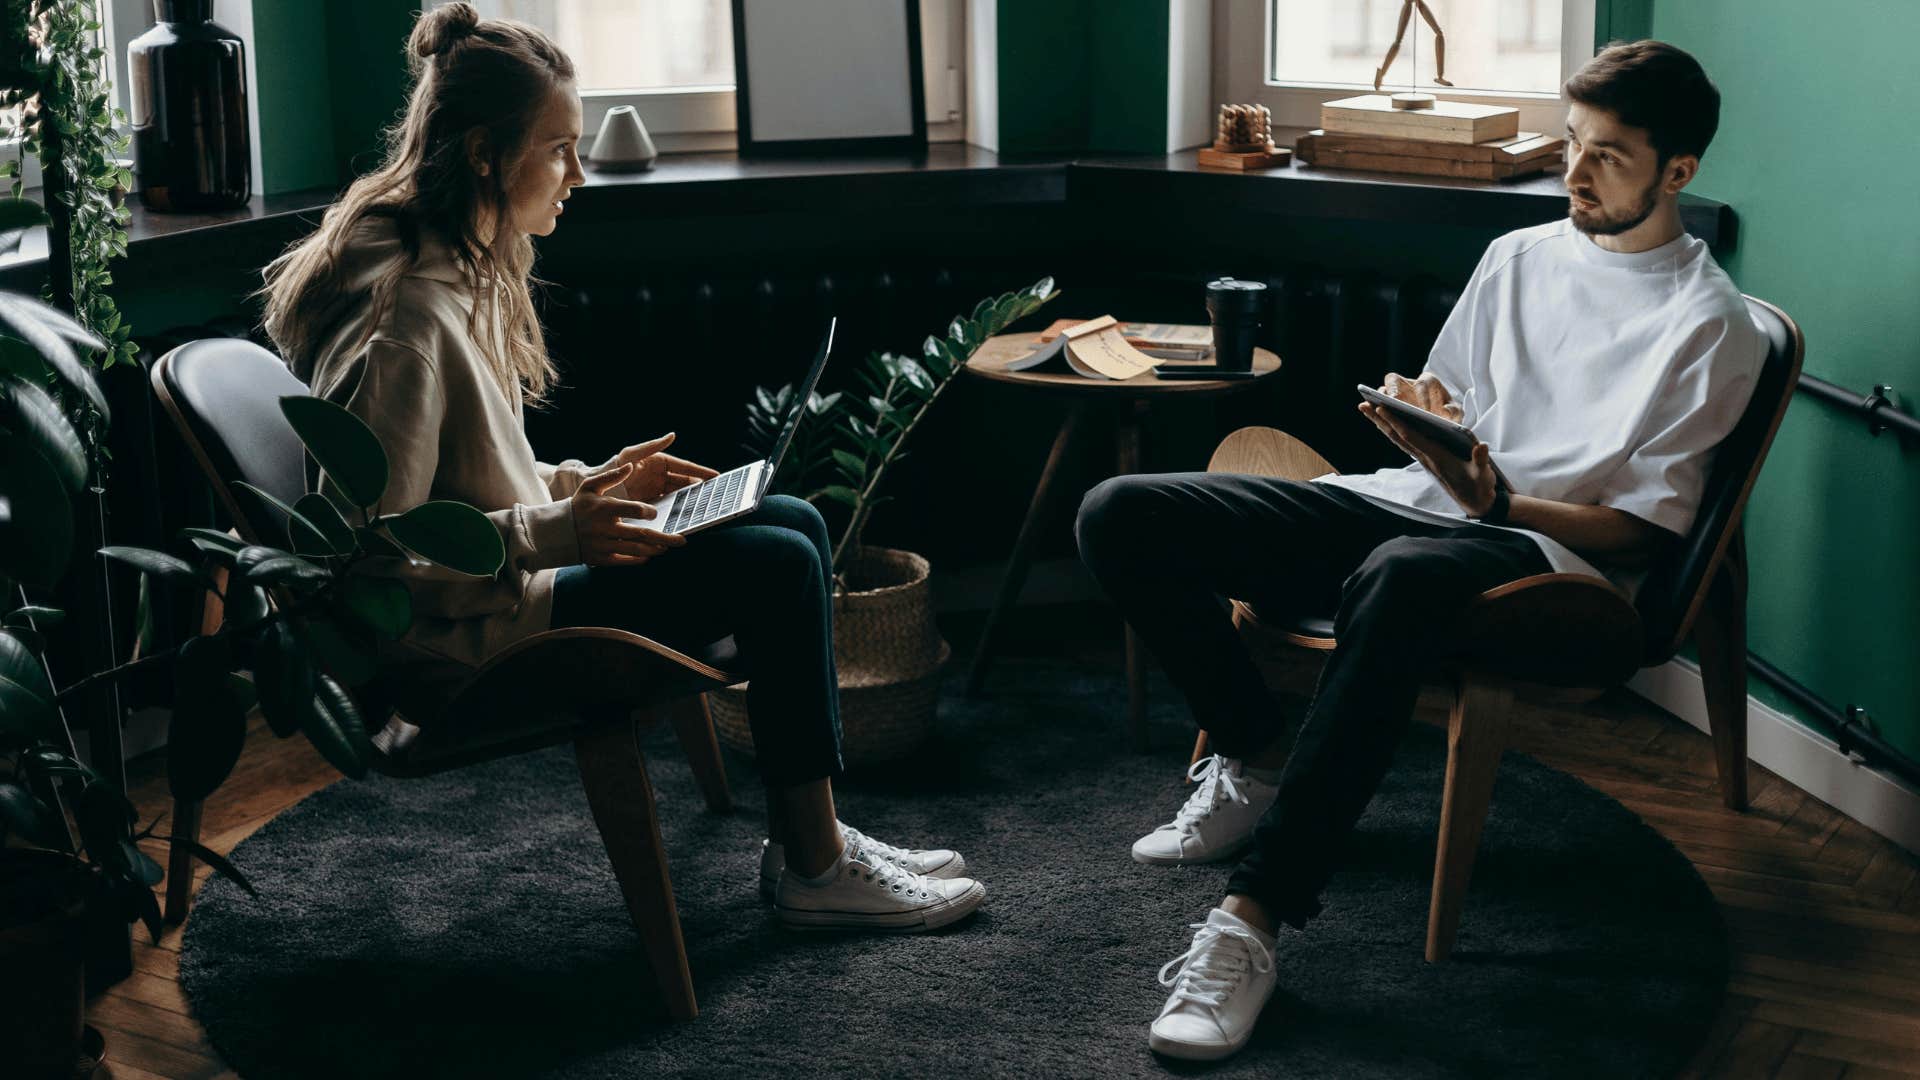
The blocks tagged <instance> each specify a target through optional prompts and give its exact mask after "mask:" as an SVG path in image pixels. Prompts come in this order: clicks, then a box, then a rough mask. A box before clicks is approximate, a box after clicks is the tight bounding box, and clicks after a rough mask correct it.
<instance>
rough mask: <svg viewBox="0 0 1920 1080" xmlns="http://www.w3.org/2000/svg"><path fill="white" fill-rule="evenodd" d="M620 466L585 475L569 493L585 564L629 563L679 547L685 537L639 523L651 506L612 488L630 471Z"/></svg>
mask: <svg viewBox="0 0 1920 1080" xmlns="http://www.w3.org/2000/svg"><path fill="white" fill-rule="evenodd" d="M634 471H635V470H634V467H633V466H632V465H620V466H618V467H616V468H612V469H608V470H606V471H605V472H601V473H596V474H595V475H593V476H590V477H588V478H587V479H586V480H585V481H584V482H582V483H581V485H580V490H579V491H576V492H574V495H573V532H574V535H575V537H577V538H578V539H579V541H580V561H581V562H583V563H586V564H587V565H588V566H631V565H635V564H638V563H643V562H646V561H647V560H648V559H651V558H653V557H654V556H655V555H659V554H662V553H664V552H667V551H670V550H672V549H673V548H677V547H682V546H684V545H685V544H686V542H687V538H686V537H684V536H676V535H674V534H672V533H663V532H657V531H655V530H653V529H649V528H647V527H646V526H644V525H641V524H639V522H636V521H632V520H629V519H631V518H639V519H640V520H641V521H645V520H648V519H650V518H652V517H653V516H654V514H655V513H656V511H655V510H654V508H653V507H651V506H648V505H647V504H646V503H643V502H636V501H634V500H632V499H623V498H621V497H619V496H618V495H617V494H614V492H615V490H616V489H618V488H619V487H620V485H621V484H622V483H624V482H626V481H628V480H629V479H631V476H632V474H633V472H634Z"/></svg>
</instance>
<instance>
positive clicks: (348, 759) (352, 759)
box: [302, 675, 374, 780]
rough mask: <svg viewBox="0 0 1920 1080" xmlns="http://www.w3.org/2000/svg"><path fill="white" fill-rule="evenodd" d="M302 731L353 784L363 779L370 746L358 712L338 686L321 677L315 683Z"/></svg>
mask: <svg viewBox="0 0 1920 1080" xmlns="http://www.w3.org/2000/svg"><path fill="white" fill-rule="evenodd" d="M302 730H304V731H305V732H306V733H307V741H309V742H311V743H313V748H314V749H315V750H318V751H320V756H321V757H323V758H326V759H327V761H328V762H329V763H331V764H332V765H333V767H334V768H336V769H339V770H340V771H341V772H343V773H345V774H346V775H348V776H350V777H352V778H353V779H355V780H359V779H362V778H364V777H365V776H366V775H367V762H368V760H369V759H371V758H372V757H373V754H374V750H373V743H372V741H371V740H370V739H368V738H367V730H366V728H365V727H364V726H362V722H361V719H360V709H359V708H358V707H357V706H355V705H354V703H353V698H352V697H351V696H349V695H348V694H347V692H346V690H345V689H344V688H342V687H341V685H340V684H339V683H337V682H335V681H333V679H331V678H329V677H327V676H325V675H322V676H320V678H319V679H317V680H315V684H314V695H313V700H312V705H311V707H310V708H309V709H308V710H307V713H306V723H305V724H304V725H303V727H302Z"/></svg>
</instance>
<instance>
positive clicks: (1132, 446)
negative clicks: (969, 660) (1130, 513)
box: [1114, 401, 1152, 754]
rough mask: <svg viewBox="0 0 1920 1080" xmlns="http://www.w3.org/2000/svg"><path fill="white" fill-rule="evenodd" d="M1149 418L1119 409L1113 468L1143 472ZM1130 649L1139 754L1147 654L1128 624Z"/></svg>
mask: <svg viewBox="0 0 1920 1080" xmlns="http://www.w3.org/2000/svg"><path fill="white" fill-rule="evenodd" d="M1145 418H1146V403H1145V402H1142V401H1135V402H1132V403H1131V404H1130V405H1129V406H1127V407H1126V408H1123V409H1121V410H1120V413H1119V418H1118V420H1117V422H1116V424H1115V430H1114V471H1115V474H1116V475H1118V476H1131V475H1133V474H1134V473H1137V472H1139V471H1140V463H1141V460H1142V457H1143V454H1142V451H1141V442H1142V437H1141V427H1142V422H1143V421H1144V420H1145ZM1124 633H1125V635H1126V651H1127V741H1128V742H1129V743H1130V744H1132V746H1133V751H1134V753H1136V754H1144V753H1146V752H1147V751H1148V750H1149V749H1151V748H1152V747H1151V742H1150V740H1149V739H1148V738H1147V653H1146V647H1145V646H1144V645H1142V644H1140V635H1139V634H1136V633H1134V632H1133V627H1132V626H1131V625H1128V626H1127V627H1126V628H1125V631H1124Z"/></svg>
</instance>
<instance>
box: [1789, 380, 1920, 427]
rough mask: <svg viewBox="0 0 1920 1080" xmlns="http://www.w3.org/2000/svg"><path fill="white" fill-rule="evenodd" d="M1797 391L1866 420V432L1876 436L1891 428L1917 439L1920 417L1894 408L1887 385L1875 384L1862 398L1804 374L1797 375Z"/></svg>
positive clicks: (1833, 384)
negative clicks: (1798, 384)
mask: <svg viewBox="0 0 1920 1080" xmlns="http://www.w3.org/2000/svg"><path fill="white" fill-rule="evenodd" d="M1800 389H1801V390H1803V391H1805V392H1806V393H1809V394H1812V395H1813V396H1814V397H1817V398H1819V399H1820V400H1822V401H1827V402H1831V403H1833V404H1835V405H1838V406H1840V407H1841V408H1843V409H1848V410H1851V411H1853V412H1855V413H1857V414H1859V415H1861V416H1864V417H1866V420H1867V430H1869V431H1871V432H1873V433H1874V434H1875V435H1878V434H1880V433H1881V432H1882V431H1885V430H1886V429H1888V428H1894V429H1895V430H1897V431H1898V432H1899V433H1900V434H1901V435H1903V436H1909V437H1912V438H1920V416H1914V415H1912V414H1911V413H1904V412H1901V411H1900V410H1898V409H1896V408H1894V407H1893V401H1892V399H1891V398H1889V397H1888V396H1887V395H1888V394H1889V393H1890V392H1891V391H1892V389H1893V388H1892V387H1890V386H1878V385H1876V386H1875V387H1874V388H1873V392H1872V393H1870V394H1866V395H1864V396H1863V395H1860V394H1856V393H1854V392H1853V391H1851V390H1849V389H1847V388H1846V387H1844V386H1840V385H1838V384H1835V383H1830V382H1828V381H1827V380H1825V379H1821V378H1816V377H1815V376H1812V375H1808V374H1806V373H1804V372H1803V373H1801V375H1800Z"/></svg>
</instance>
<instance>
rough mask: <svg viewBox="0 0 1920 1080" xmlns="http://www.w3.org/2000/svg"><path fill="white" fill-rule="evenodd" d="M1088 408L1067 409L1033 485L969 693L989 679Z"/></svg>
mask: <svg viewBox="0 0 1920 1080" xmlns="http://www.w3.org/2000/svg"><path fill="white" fill-rule="evenodd" d="M1084 413H1085V410H1084V409H1083V408H1079V407H1076V408H1074V409H1073V410H1072V411H1070V412H1068V413H1067V417H1066V419H1065V420H1063V421H1061V423H1060V433H1059V434H1058V435H1055V436H1054V437H1053V449H1051V450H1049V451H1047V463H1046V465H1044V466H1042V467H1041V469H1040V483H1039V485H1038V486H1036V487H1035V488H1034V489H1033V498H1032V500H1031V501H1029V502H1028V503H1027V516H1026V519H1025V520H1023V521H1021V522H1020V535H1019V536H1018V538H1016V539H1015V540H1014V542H1013V554H1012V556H1011V557H1009V558H1008V559H1007V573H1006V576H1005V577H1003V578H1001V579H1000V594H999V595H998V596H996V597H994V600H993V610H992V611H991V612H989V613H988V614H987V626H986V629H984V630H982V631H981V632H980V644H979V645H978V646H977V647H976V648H975V649H974V652H973V667H972V668H971V669H970V670H969V671H968V672H967V696H969V697H972V696H975V695H977V694H979V693H980V688H981V686H982V685H983V684H984V683H985V682H986V681H987V669H988V668H989V667H991V666H992V664H993V650H994V648H995V645H996V639H997V638H998V637H999V635H1000V627H1001V623H1002V621H1003V620H1004V619H1005V618H1006V615H1007V612H1008V610H1009V609H1011V608H1012V607H1013V605H1014V602H1015V601H1016V600H1018V599H1019V598H1020V589H1021V587H1022V586H1024V585H1026V583H1027V564H1028V563H1029V562H1030V561H1031V560H1032V558H1033V544H1034V540H1035V539H1036V538H1037V537H1038V536H1039V533H1040V523H1041V519H1042V518H1044V517H1045V516H1046V513H1047V510H1048V505H1047V504H1048V501H1049V499H1050V498H1051V496H1052V494H1053V481H1054V477H1055V476H1056V475H1057V474H1058V473H1059V471H1060V462H1061V461H1062V460H1063V459H1064V458H1065V457H1066V456H1067V448H1068V447H1069V446H1071V445H1072V444H1073V440H1074V438H1075V436H1076V434H1077V433H1078V431H1079V430H1080V426H1081V424H1082V422H1083V419H1084Z"/></svg>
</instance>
